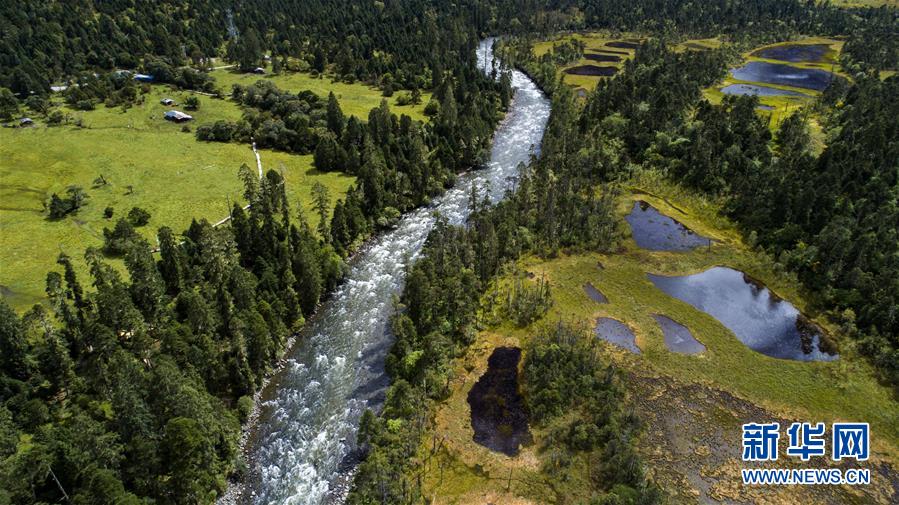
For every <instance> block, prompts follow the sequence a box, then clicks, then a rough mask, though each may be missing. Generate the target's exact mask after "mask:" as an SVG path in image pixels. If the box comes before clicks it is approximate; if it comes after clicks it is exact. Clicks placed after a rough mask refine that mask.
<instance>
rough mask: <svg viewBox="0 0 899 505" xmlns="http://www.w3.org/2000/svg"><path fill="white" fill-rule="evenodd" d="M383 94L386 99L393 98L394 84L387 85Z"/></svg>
mask: <svg viewBox="0 0 899 505" xmlns="http://www.w3.org/2000/svg"><path fill="white" fill-rule="evenodd" d="M381 94H382V95H384V96H386V97H391V96H393V84H390V83H387V84H385V85H384V89H383V91H382V93H381Z"/></svg>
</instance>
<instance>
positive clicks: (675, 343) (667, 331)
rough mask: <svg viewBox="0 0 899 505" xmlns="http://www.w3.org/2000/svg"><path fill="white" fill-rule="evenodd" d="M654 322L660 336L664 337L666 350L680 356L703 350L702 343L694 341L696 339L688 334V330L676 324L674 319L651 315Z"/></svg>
mask: <svg viewBox="0 0 899 505" xmlns="http://www.w3.org/2000/svg"><path fill="white" fill-rule="evenodd" d="M652 317H653V318H655V320H656V322H658V323H659V326H660V327H661V328H662V334H663V335H664V336H665V346H666V347H668V350H670V351H674V352H678V353H681V354H699V353H701V352H702V351H704V350H705V346H704V345H702V342H700V341H698V340H696V337H694V336H693V334H692V333H690V329H689V328H687V327H686V326H684V325H682V324H680V323H678V322H677V321H675V320H674V319H671V318H670V317H668V316H663V315H661V314H653V315H652Z"/></svg>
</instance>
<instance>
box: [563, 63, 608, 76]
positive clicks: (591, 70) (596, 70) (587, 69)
mask: <svg viewBox="0 0 899 505" xmlns="http://www.w3.org/2000/svg"><path fill="white" fill-rule="evenodd" d="M616 72H618V69H617V68H616V67H599V66H596V65H578V66H576V67H571V68H568V69H565V73H566V74H571V75H598V76H602V77H610V76H613V75H615V73H616Z"/></svg>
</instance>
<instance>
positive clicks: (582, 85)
mask: <svg viewBox="0 0 899 505" xmlns="http://www.w3.org/2000/svg"><path fill="white" fill-rule="evenodd" d="M622 37H625V38H630V37H628V36H625V35H621V36H613V34H611V33H606V32H588V33H571V34H565V35H560V36H558V37H556V38H553V39H547V40H543V41H540V42H537V43H535V44H534V47H533V51H534V54H535V55H536V56H542V55H543V54H546V53H547V52H549V50H550V49H552V47H553V45H555V44H558V43H560V42H564V41H567V40H571V39H576V40H579V41H581V42H583V43H584V45H585V49H584V52H585V53H600V54H614V55H615V56H620V57H621V61H620V62H596V61H593V60H590V59H587V58H581V59H579V60H578V61H576V62H573V63H571V64H569V65H565V66H564V67H560V68H559V71H558V75H560V76H563V79H564V82H565V84H568V85H570V86H572V87H574V88H579V89H585V90H592V89H593V88H595V87H596V83H598V82H599V81H600V79H606V77H600V76H592V75H572V74H566V73H565V70H566V69H569V68H571V67H576V66H579V65H596V66H603V67H616V68H621V67H622V65H623V64H624V61H626V60H628V59H630V58H632V57H633V55H634V50H633V49H625V48H621V47H608V46H606V45H605V44H606V43H607V42H612V41H616V40H621V39H622ZM607 50H611V51H620V52H625V53H627V55H623V54H616V53H605V51H607Z"/></svg>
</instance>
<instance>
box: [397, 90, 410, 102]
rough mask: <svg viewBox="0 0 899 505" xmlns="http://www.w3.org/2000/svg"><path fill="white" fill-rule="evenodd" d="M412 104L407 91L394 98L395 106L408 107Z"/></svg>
mask: <svg viewBox="0 0 899 505" xmlns="http://www.w3.org/2000/svg"><path fill="white" fill-rule="evenodd" d="M411 103H412V95H411V94H410V93H409V92H408V91H403V92H402V93H400V94H398V95H397V96H396V104H397V105H400V106H402V105H409V104H411Z"/></svg>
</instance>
